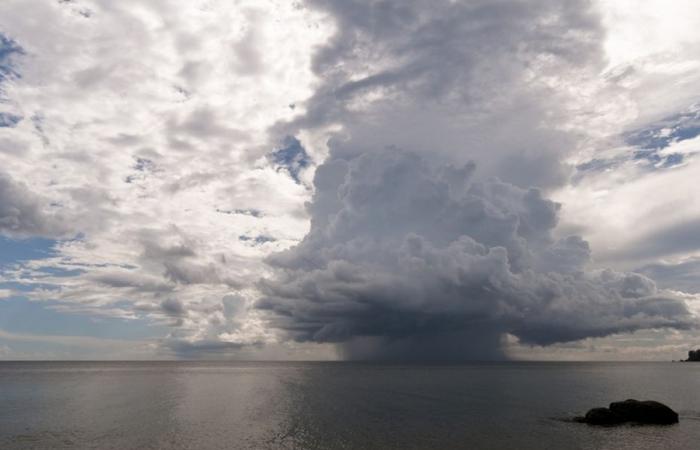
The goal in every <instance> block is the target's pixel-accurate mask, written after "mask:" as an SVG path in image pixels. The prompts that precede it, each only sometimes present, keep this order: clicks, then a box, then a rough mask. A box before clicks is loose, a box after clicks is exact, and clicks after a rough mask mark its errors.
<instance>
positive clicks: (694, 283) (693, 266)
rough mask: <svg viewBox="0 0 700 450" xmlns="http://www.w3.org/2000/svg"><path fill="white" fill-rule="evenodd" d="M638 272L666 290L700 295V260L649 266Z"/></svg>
mask: <svg viewBox="0 0 700 450" xmlns="http://www.w3.org/2000/svg"><path fill="white" fill-rule="evenodd" d="M637 271H638V272H639V273H643V274H644V275H646V276H648V277H651V278H653V279H654V280H656V282H657V283H658V284H659V285H660V286H662V287H664V288H667V289H676V290H681V291H683V292H689V293H693V294H700V258H697V257H695V258H687V259H683V260H680V261H677V262H658V263H653V264H647V265H645V266H642V267H640V268H638V269H637Z"/></svg>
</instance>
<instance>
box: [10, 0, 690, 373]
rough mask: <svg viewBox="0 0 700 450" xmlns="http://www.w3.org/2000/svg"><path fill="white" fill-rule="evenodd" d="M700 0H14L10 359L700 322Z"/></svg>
mask: <svg viewBox="0 0 700 450" xmlns="http://www.w3.org/2000/svg"><path fill="white" fill-rule="evenodd" d="M698 30H700V9H699V8H697V5H696V4H695V2H694V1H693V0H675V1H673V2H667V1H661V0H644V1H641V2H640V1H631V0H630V1H628V0H591V1H588V0H568V1H560V2H557V1H555V2H552V1H549V0H503V1H501V0H499V1H490V0H489V1H487V0H463V1H460V0H444V1H443V0H440V1H432V0H431V1H428V0H406V1H401V2H398V1H380V0H362V1H360V0H357V1H355V0H342V1H341V0H300V1H291V0H290V1H282V0H255V1H253V0H250V1H244V0H240V1H228V0H192V1H189V2H178V1H175V0H150V1H137V0H123V1H119V2H113V1H109V0H57V1H53V0H4V1H3V2H0V359H13V360H17V359H20V360H24V359H41V360H44V359H259V360H266V359H272V360H336V359H353V360H501V359H525V360H670V359H680V358H683V357H684V356H685V355H686V353H687V351H688V350H689V349H691V348H696V347H700V332H698V325H699V324H700V321H699V316H698V314H699V313H700V233H699V232H698V230H699V229H700V195H698V194H697V186H698V183H697V180H698V177H699V176H700V156H698V152H699V151H700V94H699V92H700V31H698Z"/></svg>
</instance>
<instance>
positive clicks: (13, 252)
mask: <svg viewBox="0 0 700 450" xmlns="http://www.w3.org/2000/svg"><path fill="white" fill-rule="evenodd" d="M57 242H58V241H55V240H53V239H43V238H32V239H10V238H6V237H2V236H0V267H2V266H6V265H9V264H14V263H18V262H20V261H28V260H31V259H44V258H50V257H52V256H55V254H56V253H55V251H54V246H55V245H56V243H57Z"/></svg>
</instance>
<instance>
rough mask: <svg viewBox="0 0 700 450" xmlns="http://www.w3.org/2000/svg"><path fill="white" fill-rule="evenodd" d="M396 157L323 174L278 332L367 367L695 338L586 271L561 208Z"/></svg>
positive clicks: (635, 294) (281, 300) (271, 299)
mask: <svg viewBox="0 0 700 450" xmlns="http://www.w3.org/2000/svg"><path fill="white" fill-rule="evenodd" d="M474 172H475V165H474V164H473V163H468V164H466V165H464V166H457V167H456V166H453V165H438V164H435V163H432V162H428V161H426V160H425V159H424V158H422V157H421V156H419V155H417V154H414V153H410V152H404V151H400V150H396V149H384V150H381V151H375V152H371V153H365V154H362V155H360V156H357V157H353V158H351V159H344V158H338V157H333V156H332V157H331V158H330V159H329V160H328V161H327V162H326V163H324V164H323V165H321V166H320V167H319V168H318V171H317V173H316V179H315V187H316V192H315V195H314V199H313V202H312V203H311V204H310V206H309V211H310V213H311V217H312V223H311V230H310V232H309V234H308V235H307V236H306V238H305V239H304V240H303V241H302V243H301V244H299V245H298V246H297V247H294V248H292V249H290V250H288V251H286V252H282V253H279V254H276V255H273V256H272V257H271V258H270V259H269V263H270V264H271V265H273V266H274V267H276V268H277V274H276V277H275V278H272V279H266V280H263V281H262V282H261V286H260V287H261V290H262V291H263V293H264V298H263V299H262V300H261V301H260V302H259V303H258V307H259V308H261V309H263V310H267V311H268V312H269V314H270V317H271V318H272V319H271V320H272V323H273V324H274V325H275V326H277V327H279V328H282V329H284V330H286V331H287V332H288V333H289V335H290V336H291V337H292V338H293V339H296V340H299V341H316V342H335V343H339V344H341V349H342V350H343V351H344V352H345V355H346V356H348V357H351V358H352V357H357V358H401V359H404V358H421V359H425V358H437V359H450V358H458V359H466V358H478V359H493V358H499V357H500V356H502V355H501V353H500V340H499V339H500V337H501V336H502V335H503V334H504V333H511V334H514V335H516V336H517V337H519V338H520V340H521V341H522V342H524V343H527V344H537V345H548V344H553V343H556V342H565V341H572V340H577V339H582V338H586V337H591V336H605V335H609V334H613V333H618V332H626V331H634V330H637V329H642V328H656V327H676V328H688V327H690V326H691V325H692V320H691V316H690V314H689V312H688V310H687V309H686V306H685V304H684V303H683V302H682V301H680V300H678V299H675V298H673V297H670V296H667V295H664V294H662V293H660V292H659V291H658V290H657V288H656V285H655V284H654V282H653V281H652V280H650V279H648V278H646V277H645V276H643V275H639V274H634V273H618V272H614V271H610V270H606V271H586V269H585V264H586V263H587V262H588V259H589V256H590V248H589V246H588V243H587V242H586V241H585V240H583V239H582V238H580V237H578V236H571V237H567V238H565V239H561V240H555V239H554V238H553V236H552V230H553V229H554V227H555V226H556V224H557V214H558V210H559V205H558V204H557V203H554V202H552V201H550V200H547V199H546V198H544V197H543V196H542V193H541V192H540V191H539V190H537V189H532V188H531V189H521V188H518V187H516V186H514V185H512V184H508V183H504V182H501V181H498V180H496V179H490V180H487V181H477V179H476V177H475V173H474Z"/></svg>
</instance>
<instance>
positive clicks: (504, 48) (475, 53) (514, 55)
mask: <svg viewBox="0 0 700 450" xmlns="http://www.w3.org/2000/svg"><path fill="white" fill-rule="evenodd" d="M311 3H312V4H313V5H314V6H316V7H317V8H319V9H320V10H322V11H326V12H327V13H328V14H329V15H330V17H331V19H332V20H333V21H334V22H335V26H336V33H335V35H334V36H333V38H332V39H331V40H329V42H328V43H327V45H325V46H324V47H322V48H321V49H320V50H319V51H318V52H317V54H316V56H315V58H314V65H313V68H314V71H315V73H316V74H317V76H318V77H319V79H321V80H323V83H322V84H321V85H320V86H319V87H318V89H317V90H316V92H315V94H314V95H313V96H312V97H311V98H310V99H309V100H308V101H307V102H306V103H305V104H304V110H305V111H306V113H305V114H304V115H301V116H298V117H296V118H294V119H292V120H291V121H289V122H285V123H282V124H279V125H278V127H277V133H278V134H279V135H280V138H281V137H283V136H285V135H292V136H297V137H299V138H300V139H302V142H303V144H304V145H305V146H306V149H307V151H309V153H311V154H313V155H317V154H320V155H323V156H325V154H327V150H324V149H323V148H314V147H315V145H314V142H313V137H314V136H318V135H321V136H325V137H330V138H331V146H332V147H333V151H334V152H335V153H336V155H340V154H341V153H342V152H347V153H362V152H366V151H372V150H373V149H375V148H381V147H384V146H388V145H389V146H390V145H395V146H398V147H400V148H409V149H412V150H414V151H417V152H425V153H429V154H431V155H433V156H434V157H436V158H442V159H450V160H453V161H454V162H456V163H459V164H463V163H465V162H467V161H469V160H476V161H478V162H479V165H480V172H479V176H483V177H488V176H494V175H496V176H499V177H500V178H501V179H503V180H504V181H507V182H510V183H513V184H516V185H519V186H521V187H529V186H539V187H543V188H551V187H554V186H558V185H561V184H562V183H565V182H566V180H567V178H568V176H569V173H570V171H571V167H570V166H569V164H568V163H567V162H566V157H567V155H569V154H570V153H571V152H573V151H575V150H576V149H577V147H578V146H579V139H578V137H577V135H576V134H575V133H571V132H569V131H568V130H567V128H569V129H570V128H572V127H573V126H574V124H573V123H570V121H569V119H570V118H571V117H572V116H573V115H572V114H571V113H570V111H569V109H570V108H580V105H578V103H580V101H579V98H575V97H574V96H572V95H571V92H570V91H568V90H567V89H565V88H564V89H563V88H562V87H563V86H566V85H567V84H568V83H570V82H576V83H578V84H579V85H580V86H589V85H590V84H591V83H593V82H594V80H595V78H596V76H597V70H598V69H599V68H600V67H602V65H603V62H604V61H603V57H602V52H601V50H602V48H601V45H600V42H601V37H602V33H603V30H602V28H601V26H600V23H599V20H598V16H597V14H596V11H595V9H594V8H593V6H592V5H591V3H589V2H588V1H574V2H567V3H566V4H562V3H552V2H546V1H534V2H527V3H523V2H517V1H516V2H498V3H494V2H487V1H472V2H438V3H435V2H428V1H422V0H413V1H406V2H401V4H400V5H399V4H392V3H391V2H363V1H320V0H319V1H313V2H311ZM574 80H575V81H574ZM554 117H556V119H553V118H554ZM334 126H337V127H339V128H340V131H338V130H337V129H335V128H333V127H334ZM302 134H305V135H306V136H307V138H306V139H303V138H302V137H300V135H302ZM320 140H321V141H322V142H325V141H324V139H320ZM316 147H318V146H316Z"/></svg>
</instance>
